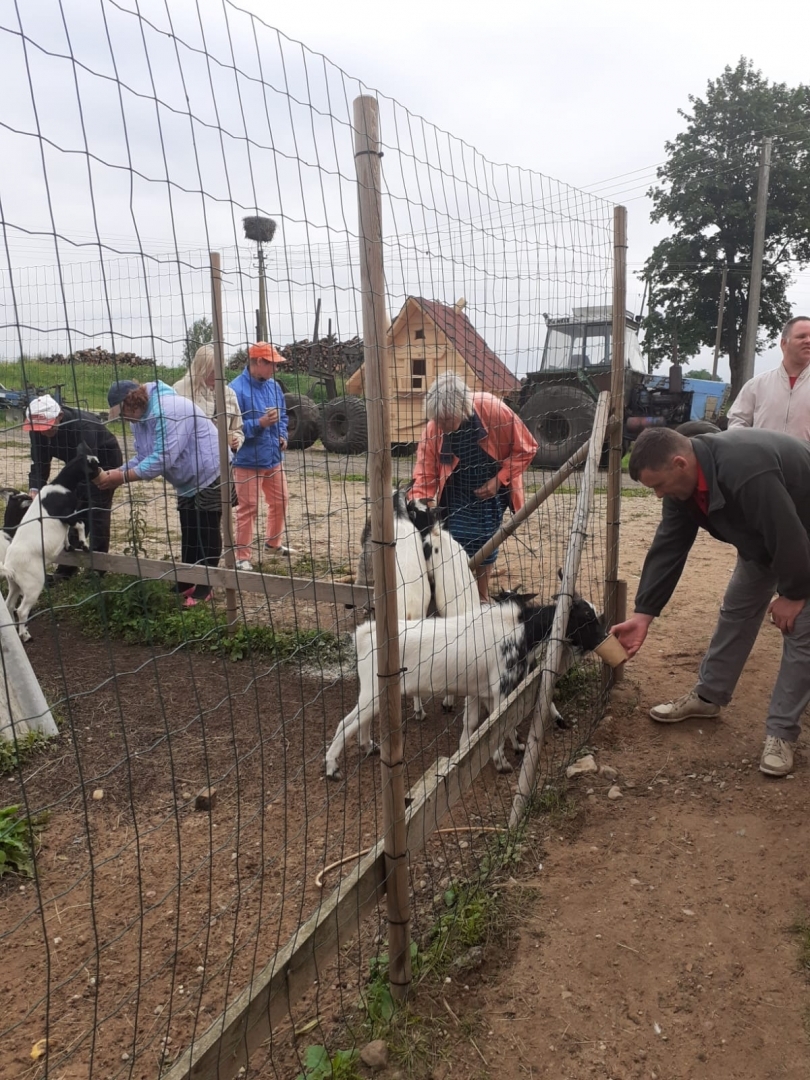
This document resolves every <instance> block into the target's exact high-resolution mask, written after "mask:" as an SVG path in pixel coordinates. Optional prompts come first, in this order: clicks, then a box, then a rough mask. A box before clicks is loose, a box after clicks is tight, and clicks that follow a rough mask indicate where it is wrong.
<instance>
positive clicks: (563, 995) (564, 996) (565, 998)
mask: <svg viewBox="0 0 810 1080" xmlns="http://www.w3.org/2000/svg"><path fill="white" fill-rule="evenodd" d="M573 996H574V995H573V994H572V993H571V991H570V990H563V992H562V993H561V994H560V997H561V998H562V999H563V1001H568V999H569V998H572V997H573Z"/></svg>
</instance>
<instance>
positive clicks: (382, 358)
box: [354, 95, 411, 1001]
mask: <svg viewBox="0 0 810 1080" xmlns="http://www.w3.org/2000/svg"><path fill="white" fill-rule="evenodd" d="M379 130H380V116H379V106H378V104H377V100H376V98H373V97H371V96H369V95H362V96H361V97H358V98H355V100H354V151H355V168H356V170H357V195H358V211H359V223H358V224H359V228H358V233H359V237H360V278H361V289H362V295H363V359H364V365H365V366H364V371H365V393H366V410H367V415H368V450H369V461H368V477H369V496H370V506H369V511H370V519H371V539H372V544H373V564H374V608H375V612H376V624H377V625H376V630H377V652H378V672H379V685H378V687H377V688H376V692H377V694H378V700H379V717H380V765H381V770H382V811H383V829H384V847H385V889H386V908H387V914H388V956H389V964H388V975H389V980H390V989H391V995H392V997H394V998H395V999H396V1000H399V1001H402V1000H404V999H405V997H406V996H407V994H408V989H409V987H410V983H411V952H410V898H409V894H408V853H407V832H406V825H405V774H404V747H403V737H402V698H401V693H400V671H399V669H400V659H399V628H398V623H397V602H396V595H397V574H396V552H395V551H394V506H393V502H392V499H391V490H392V489H391V478H392V468H391V416H390V411H389V402H390V392H389V386H388V382H389V378H388V323H387V318H386V306H385V276H384V273H383V248H382V192H381V185H380V172H381V168H380V158H381V156H382V155H381V153H380V136H379Z"/></svg>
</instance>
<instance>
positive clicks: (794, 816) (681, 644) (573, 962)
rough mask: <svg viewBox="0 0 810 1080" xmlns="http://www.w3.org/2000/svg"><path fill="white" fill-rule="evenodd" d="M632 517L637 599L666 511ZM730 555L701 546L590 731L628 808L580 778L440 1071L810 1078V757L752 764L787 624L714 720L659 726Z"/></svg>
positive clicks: (467, 1002) (707, 621) (633, 506)
mask: <svg viewBox="0 0 810 1080" xmlns="http://www.w3.org/2000/svg"><path fill="white" fill-rule="evenodd" d="M623 512H624V522H625V528H624V530H623V549H622V564H623V569H624V574H625V576H626V577H627V578H628V580H629V583H630V595H631V597H632V595H633V592H634V588H635V585H636V583H637V580H638V571H639V567H640V563H641V559H642V557H643V553H644V550H645V548H646V544H647V542H648V540H649V538H650V537H651V535H652V529H653V527H654V524H655V517H656V513H657V506H656V504H655V502H654V501H652V500H634V501H633V502H632V503H630V502H629V501H628V500H625V501H624V505H623ZM733 562H734V558H733V552H732V551H731V550H730V549H728V548H726V547H725V546H723V545H721V544H718V543H717V542H715V541H712V540H711V539H710V538H708V537H702V538H700V539H699V541H698V543H697V544H696V546H695V549H694V551H693V553H692V555H691V557H690V560H689V564H688V566H687V571H686V573H685V575H684V578H683V580H682V582H681V584H680V586H679V588H678V590H677V592H676V594H675V596H674V598H673V600H672V601H671V604H670V606H669V609H668V611H667V612H666V613H665V615H664V616H663V617H662V618H661V619H660V620H658V621H657V622H656V623H655V624H654V625H653V630H652V632H651V634H650V636H649V638H648V640H647V643H646V645H645V647H644V649H643V650H642V652H641V653H640V654H639V656H638V657H637V658H636V659H635V660H634V661H633V662H632V663H631V664H630V665H629V666H628V669H627V677H626V679H625V681H624V683H623V684H622V686H621V687H619V688H617V689H616V690H615V691H614V696H613V701H612V704H611V709H610V715H609V716H608V717H606V718H605V721H604V722H603V724H602V725H601V726H600V728H599V730H598V731H597V732H596V733H595V735H594V737H593V742H594V750H595V753H596V758H597V760H598V761H599V762H601V763H603V764H610V765H612V766H614V767H615V768H616V769H618V771H619V780H618V784H619V786H620V789H621V793H622V797H621V798H619V799H615V800H609V799H608V798H607V791H608V789H609V787H610V785H609V784H608V783H606V782H604V781H603V780H602V779H601V778H600V777H597V778H594V779H591V778H589V777H587V776H585V777H580V778H577V779H574V780H570V781H569V782H568V790H569V794H570V797H571V799H572V800H574V801H575V803H576V804H577V806H578V810H577V811H576V813H575V814H574V816H573V819H568V818H567V819H565V820H564V821H562V822H556V823H555V824H554V825H553V826H552V825H549V827H548V829H547V830H544V832H545V836H544V845H543V852H542V854H541V856H540V859H541V860H542V869H541V870H540V869H537V872H536V873H534V874H531V875H530V878H529V880H528V882H527V883H526V884H528V885H529V886H530V887H532V888H534V889H535V890H536V893H537V901H536V903H534V904H532V913H531V916H530V917H529V918H527V919H526V920H525V922H524V923H523V925H522V927H521V929H520V931H519V942H518V944H517V946H516V948H515V949H514V951H513V952H512V953H511V954H510V957H509V959H508V960H507V961H506V962H505V963H504V964H503V966H502V967H500V968H499V970H498V971H497V973H496V974H494V975H492V976H486V975H484V976H482V977H481V978H480V980H479V981H478V982H477V984H476V985H474V986H473V985H471V987H470V991H469V992H464V991H463V990H461V988H460V987H457V986H453V987H452V988H451V987H448V995H447V1000H448V1004H450V1006H451V1008H452V1010H453V1012H454V1013H455V1014H456V1016H457V1017H458V1018H459V1021H460V1022H461V1023H462V1024H467V1025H469V1028H470V1030H471V1032H472V1038H473V1039H474V1041H475V1043H476V1045H477V1048H478V1049H477V1050H476V1049H475V1048H474V1047H473V1046H472V1045H471V1043H470V1038H468V1037H461V1038H458V1037H456V1038H453V1035H454V1031H455V1033H456V1036H458V1031H459V1028H458V1026H457V1025H455V1024H453V1023H452V1022H451V1023H450V1024H449V1025H448V1037H449V1038H450V1040H451V1043H450V1046H449V1048H448V1053H447V1055H446V1059H445V1060H444V1061H440V1062H439V1063H438V1064H437V1065H436V1068H435V1070H434V1073H433V1075H434V1077H435V1078H436V1080H440V1078H442V1080H443V1078H446V1077H451V1076H452V1077H462V1076H463V1077H493V1078H494V1077H498V1078H502V1080H524V1078H531V1077H546V1076H547V1077H570V1078H572V1080H577V1078H581V1077H591V1076H594V1077H599V1078H605V1080H608V1078H610V1080H630V1078H633V1080H642V1078H644V1080H692V1078H694V1080H698V1078H714V1077H717V1078H722V1080H732V1078H733V1080H764V1078H768V1080H770V1078H774V1080H775V1078H777V1077H778V1078H785V1080H805V1078H806V1077H808V1076H810V1049H808V1030H809V1025H810V985H809V984H808V979H807V973H806V972H804V971H802V970H801V968H800V964H799V940H798V937H797V935H796V934H795V932H792V927H794V926H795V924H797V923H801V922H805V921H806V920H807V917H808V911H810V891H809V890H808V880H807V873H808V871H807V865H806V861H805V858H804V857H803V855H802V851H803V844H804V842H805V840H806V837H807V822H808V811H809V810H810V774H809V773H808V761H807V755H806V753H801V752H800V753H799V755H798V761H797V767H796V772H795V774H794V776H793V777H791V778H788V779H785V780H781V781H779V780H776V781H774V780H772V779H769V778H766V777H764V776H762V775H761V774H760V773H759V771H758V769H757V765H758V761H759V755H760V751H761V746H762V741H763V738H764V716H765V710H766V707H767V702H768V698H769V694H770V690H771V687H772V685H773V681H774V677H775V672H776V668H777V665H778V661H779V655H780V634H779V632H778V631H777V630H776V629H775V628H774V627H773V626H771V625H770V624H766V625H765V626H763V629H762V632H761V634H760V636H759V640H758V642H757V645H756V647H755V650H754V653H753V655H752V657H751V660H750V662H749V664H748V666H747V668H746V671H745V673H744V675H743V678H742V681H741V684H740V686H739V689H738V692H737V694H736V696H735V699H734V702H733V703H732V705H731V706H730V707H729V708H727V709H725V710H724V711H723V713H722V714H721V718H720V719H719V720H713V721H687V722H685V723H683V724H679V725H673V726H667V725H658V724H655V723H654V722H653V721H652V720H650V719H649V718H648V715H647V712H648V709H649V708H650V706H652V705H654V704H656V703H657V702H660V701H663V700H667V699H669V698H673V697H676V696H678V695H679V694H680V693H681V692H683V691H684V690H686V689H688V688H689V687H690V686H691V685H693V680H694V677H695V672H696V669H697V666H698V663H699V660H700V657H701V656H702V653H703V650H704V648H705V646H706V644H707V642H708V639H709V637H710V634H711V630H712V628H713V625H714V620H715V617H716V612H717V608H718V605H719V600H720V597H721V595H722V592H723V588H724V586H725V583H726V581H727V579H728V576H729V574H730V572H731V569H732V567H733ZM803 743H804V739H803V740H802V741H800V744H799V745H800V747H802V746H803ZM803 838H804V839H803ZM539 865H540V863H538V867H539ZM468 981H469V980H468ZM484 1060H486V1064H484Z"/></svg>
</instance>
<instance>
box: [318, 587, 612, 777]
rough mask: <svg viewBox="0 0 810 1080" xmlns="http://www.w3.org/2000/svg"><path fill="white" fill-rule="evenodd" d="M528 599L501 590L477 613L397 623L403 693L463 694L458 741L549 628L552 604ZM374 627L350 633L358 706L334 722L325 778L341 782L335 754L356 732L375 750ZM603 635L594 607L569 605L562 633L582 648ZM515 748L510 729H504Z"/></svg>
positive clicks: (498, 760) (494, 703) (518, 676)
mask: <svg viewBox="0 0 810 1080" xmlns="http://www.w3.org/2000/svg"><path fill="white" fill-rule="evenodd" d="M529 599H530V598H527V597H521V596H516V595H514V594H505V596H503V597H502V598H501V600H500V601H498V602H496V603H493V604H486V605H484V606H482V607H480V608H479V610H478V611H471V612H466V613H465V614H463V615H459V616H456V617H454V618H449V619H421V620H419V621H413V622H401V623H400V624H399V647H400V665H401V668H402V671H403V676H402V687H403V693H405V694H411V695H416V694H432V693H436V692H447V693H451V694H456V695H458V696H461V697H466V698H467V709H466V713H465V722H464V730H463V732H462V743H463V742H464V741H465V740H468V739H469V737H470V735H471V733H472V732H473V731H475V729H476V728H477V727H478V724H479V720H480V716H481V706H482V705H483V706H484V707H485V708H486V709H487V711H488V712H490V713H491V712H493V711H494V710H495V709H497V708H498V706H499V705H500V703H501V701H502V700H503V699H504V698H505V697H506V696H507V695H508V694H509V693H511V691H512V690H514V689H515V687H516V686H517V685H518V684H519V683H520V682H521V681H522V679H523V678H524V677H525V675H526V670H527V662H528V656H529V653H530V652H531V650H532V649H533V648H534V646H535V645H537V644H538V643H539V642H541V641H543V640H545V639H546V638H547V637H548V635H549V633H550V631H551V627H552V623H553V619H554V605H553V604H547V605H544V606H538V605H535V604H531V603H530V602H529ZM372 635H373V627H372V626H371V624H369V623H364V624H363V625H362V626H360V627H358V629H357V631H356V632H355V645H356V648H357V676H358V681H359V684H360V688H359V694H358V701H357V705H355V707H354V708H353V709H352V710H351V711H350V712H349V713H348V714H347V715H346V716H345V717H344V718H343V720H342V721H341V722H340V724H338V727H337V731H336V732H335V736H334V738H333V739H332V742H331V745H330V746H329V749H328V750H327V752H326V775H327V776H328V777H330V778H331V779H334V780H338V779H340V767H339V760H340V755H341V753H342V752H343V749H344V747H345V745H346V741H347V739H349V738H350V737H351V736H352V735H353V734H354V733H355V731H356V732H357V737H358V742H359V744H360V749H361V751H364V752H365V753H366V754H369V753H371V752H372V750H374V748H375V747H374V742H373V740H372V738H371V722H372V720H373V719H374V717H375V716H376V713H377V702H378V693H377V659H376V651H375V648H374V641H373V636H372ZM604 636H605V632H604V629H603V628H602V625H601V622H600V620H599V618H598V616H597V614H596V612H595V611H594V609H593V607H592V606H591V605H590V604H589V603H587V601H585V600H581V599H576V600H575V601H574V603H573V605H572V608H571V616H570V618H569V622H568V628H567V637H568V639H569V640H570V641H571V643H572V644H573V645H575V646H576V647H578V648H580V649H583V650H585V649H593V648H594V647H595V646H596V645H598V644H599V643H600V642H601V641H602V640H603V638H604ZM507 735H508V738H509V739H510V741H511V743H512V745H513V747H515V748H516V749H517V748H518V746H519V743H518V740H517V736H516V734H515V731H514V729H513V730H512V731H510V732H508V733H507ZM493 761H494V763H495V767H496V769H498V771H499V772H509V771H511V768H512V767H511V765H510V764H509V762H508V761H507V759H506V756H505V754H504V745H503V743H501V745H500V746H499V747H498V749H497V750H496V752H495V754H494V755H493Z"/></svg>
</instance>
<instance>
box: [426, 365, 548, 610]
mask: <svg viewBox="0 0 810 1080" xmlns="http://www.w3.org/2000/svg"><path fill="white" fill-rule="evenodd" d="M425 413H426V416H427V424H426V426H425V430H424V431H423V432H422V438H421V439H420V440H419V446H418V448H417V451H416V465H415V467H414V472H413V488H412V492H411V494H412V497H413V498H414V499H424V500H425V501H426V502H428V503H434V504H436V505H438V506H440V507H443V508H444V509H445V510H446V512H447V528H448V529H449V531H450V534H451V536H453V537H454V538H455V539H456V540H457V541H458V542H459V544H461V546H462V547H463V548H464V550H465V551H466V552H467V554H468V555H470V556H472V555H474V554H475V553H476V551H478V550H479V549H480V548H482V547H483V546H484V544H485V543H486V541H487V540H489V538H490V537H491V536H492V535H493V534H494V533H495V532H496V531H497V530H498V528H499V527H500V524H501V521H502V520H503V515H504V512H505V510H506V507H507V506H511V508H512V510H513V511H516V510H519V509H520V508H521V506H523V503H524V501H525V500H524V497H523V474H524V473H525V471H526V470H527V469H528V468H529V466H530V465H531V463H532V460H533V459H534V455H535V453H536V452H537V443H536V442H535V441H534V439H533V438H532V436H531V434H530V433H529V430H528V428H527V427H526V425H525V424H524V423H523V421H522V420H520V419H519V418H518V416H517V414H516V413H514V412H512V410H511V409H510V408H509V406H508V405H504V403H503V402H502V401H501V400H500V399H499V398H497V397H495V396H494V394H487V393H484V392H483V391H479V392H475V393H474V392H473V391H472V390H470V388H469V387H468V386H467V384H466V383H465V382H464V380H463V379H460V378H459V377H458V376H457V375H454V374H452V373H451V372H447V373H446V374H444V375H440V376H439V378H438V379H436V381H435V382H434V383H433V384H432V385H431V387H430V388H429V389H428V392H427V396H426V399H425ZM497 557H498V552H497V551H495V552H493V553H492V555H491V556H490V557H489V558H488V559H487V560H486V562H485V563H483V564H482V565H481V566H479V567H478V571H477V573H478V591H479V593H480V595H481V599H482V600H488V599H489V578H490V574H491V572H492V566H493V564H494V562H495V560H496V558H497Z"/></svg>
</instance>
